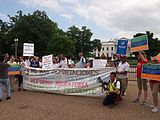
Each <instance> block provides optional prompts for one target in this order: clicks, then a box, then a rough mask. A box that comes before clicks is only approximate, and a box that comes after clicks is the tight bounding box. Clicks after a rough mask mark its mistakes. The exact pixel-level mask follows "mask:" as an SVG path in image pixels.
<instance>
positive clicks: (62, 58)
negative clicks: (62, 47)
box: [59, 54, 68, 68]
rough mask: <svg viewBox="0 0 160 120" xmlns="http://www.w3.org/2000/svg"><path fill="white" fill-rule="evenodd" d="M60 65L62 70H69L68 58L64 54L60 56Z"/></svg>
mask: <svg viewBox="0 0 160 120" xmlns="http://www.w3.org/2000/svg"><path fill="white" fill-rule="evenodd" d="M59 64H60V67H61V68H68V61H67V58H66V57H65V56H64V55H63V54H61V55H60V62H59Z"/></svg>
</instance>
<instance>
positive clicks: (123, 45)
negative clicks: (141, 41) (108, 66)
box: [117, 40, 128, 55]
mask: <svg viewBox="0 0 160 120" xmlns="http://www.w3.org/2000/svg"><path fill="white" fill-rule="evenodd" d="M127 48H128V40H118V45H117V54H118V55H126V53H127Z"/></svg>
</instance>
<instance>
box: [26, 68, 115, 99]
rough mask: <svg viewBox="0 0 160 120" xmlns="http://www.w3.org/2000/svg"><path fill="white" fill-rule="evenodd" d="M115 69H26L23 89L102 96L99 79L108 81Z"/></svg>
mask: <svg viewBox="0 0 160 120" xmlns="http://www.w3.org/2000/svg"><path fill="white" fill-rule="evenodd" d="M113 71H115V68H112V67H108V68H103V69H102V68H99V69H98V68H97V69H94V68H72V69H67V68H58V69H40V68H25V69H24V71H23V73H24V75H23V87H24V89H27V90H33V91H43V92H51V93H59V94H64V95H81V96H95V97H98V96H102V95H105V94H104V93H102V90H101V89H100V87H99V83H98V82H97V78H98V77H101V78H102V79H103V80H104V81H108V79H109V75H110V72H113Z"/></svg>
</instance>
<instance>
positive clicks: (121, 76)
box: [117, 56, 130, 96]
mask: <svg viewBox="0 0 160 120" xmlns="http://www.w3.org/2000/svg"><path fill="white" fill-rule="evenodd" d="M129 67H130V66H129V64H128V63H127V57H126V56H123V57H122V61H121V62H120V63H119V65H118V68H117V80H119V81H120V82H121V87H122V88H121V92H122V93H121V95H122V96H124V95H125V94H126V93H125V91H126V89H127V84H128V79H127V78H128V77H127V72H128V70H129Z"/></svg>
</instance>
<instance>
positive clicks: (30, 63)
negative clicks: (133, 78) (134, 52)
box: [0, 51, 160, 112]
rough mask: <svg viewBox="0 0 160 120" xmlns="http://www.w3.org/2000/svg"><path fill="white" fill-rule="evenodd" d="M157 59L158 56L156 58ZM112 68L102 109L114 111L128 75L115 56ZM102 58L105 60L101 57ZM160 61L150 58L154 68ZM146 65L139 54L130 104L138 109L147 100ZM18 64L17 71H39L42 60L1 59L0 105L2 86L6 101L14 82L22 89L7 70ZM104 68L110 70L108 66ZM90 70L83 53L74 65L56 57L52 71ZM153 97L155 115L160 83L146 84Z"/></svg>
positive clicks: (122, 60) (125, 64)
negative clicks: (144, 70) (4, 89)
mask: <svg viewBox="0 0 160 120" xmlns="http://www.w3.org/2000/svg"><path fill="white" fill-rule="evenodd" d="M158 56H160V55H158ZM113 57H114V67H115V68H116V71H115V72H112V73H110V80H109V81H108V82H104V85H105V86H106V88H105V93H106V97H105V99H104V101H103V105H105V106H110V107H114V106H115V105H116V103H117V102H118V101H120V100H123V96H125V95H126V90H127V86H128V77H127V73H128V71H129V67H130V65H129V63H128V62H127V57H126V56H121V57H120V58H119V57H118V56H117V55H116V54H114V55H113ZM102 58H104V56H102ZM159 58H160V57H157V56H156V57H153V58H152V61H153V62H154V63H155V64H160V59H159ZM147 63H149V60H148V58H147V55H146V54H145V52H142V51H141V52H138V64H137V71H136V73H137V86H138V94H137V97H136V98H135V100H133V103H140V105H146V102H147V96H148V85H147V83H148V80H146V79H142V77H141V72H142V65H143V64H147ZM15 64H18V65H19V66H21V69H20V71H22V70H23V67H24V66H26V67H34V68H42V67H43V64H42V59H41V58H39V57H36V56H33V57H19V59H17V58H15V57H14V56H13V55H11V56H9V54H5V55H3V56H0V101H2V88H3V86H2V85H3V84H4V85H5V87H6V93H7V97H6V99H7V100H8V99H10V98H11V91H12V92H13V91H14V83H15V79H17V80H18V90H21V89H22V83H23V75H22V74H20V75H8V68H9V67H10V66H13V65H15ZM106 66H109V65H108V63H107V64H106ZM73 67H78V68H92V67H93V59H91V60H86V58H85V57H84V56H83V53H79V62H78V64H75V63H74V61H73V60H72V58H71V57H66V56H65V55H64V54H60V55H59V56H58V57H53V64H52V68H73ZM149 83H150V87H151V91H152V97H153V104H154V105H153V106H151V108H152V112H158V91H159V86H160V82H159V81H155V80H149ZM142 88H143V91H144V99H143V100H140V97H141V94H142Z"/></svg>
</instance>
